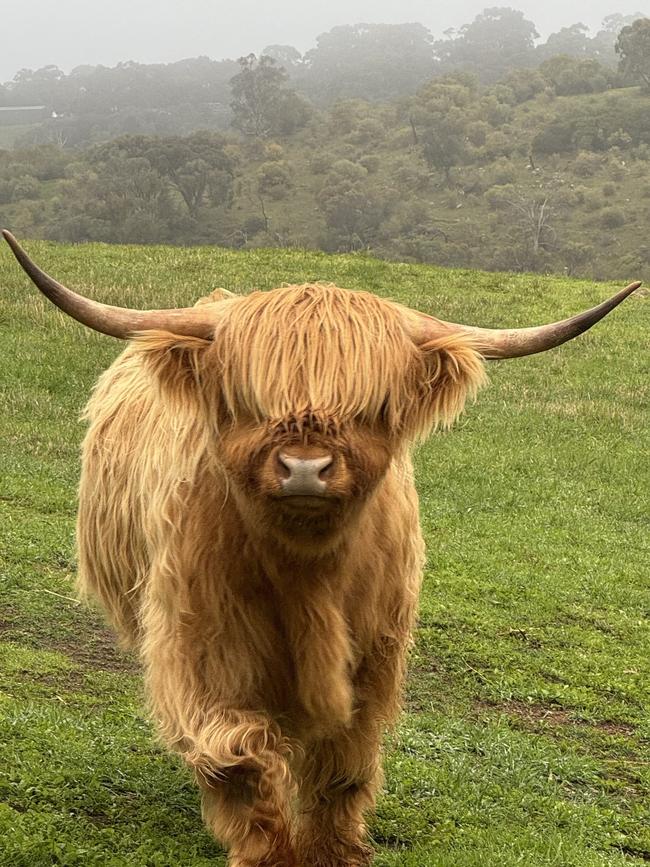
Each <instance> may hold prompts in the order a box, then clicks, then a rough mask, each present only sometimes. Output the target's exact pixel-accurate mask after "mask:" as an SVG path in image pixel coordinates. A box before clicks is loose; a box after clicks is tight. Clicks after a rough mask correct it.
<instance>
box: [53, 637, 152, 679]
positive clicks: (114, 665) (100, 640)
mask: <svg viewBox="0 0 650 867" xmlns="http://www.w3.org/2000/svg"><path fill="white" fill-rule="evenodd" d="M47 647H48V649H50V650H57V651H58V652H59V653H65V655H66V656H69V657H70V659H73V660H74V661H75V662H76V663H78V664H79V665H81V666H83V668H93V669H95V670H96V671H113V672H121V673H123V674H137V673H138V672H139V670H140V668H139V666H138V663H137V660H136V658H135V657H134V656H133V654H131V653H127V652H126V651H122V650H120V649H119V647H118V646H117V639H116V638H115V636H114V634H113V633H112V632H111V631H110V629H107V628H106V627H105V626H99V627H97V626H96V627H95V628H94V629H93V630H92V632H91V631H90V629H88V630H85V631H84V633H83V634H80V635H78V636H76V637H68V636H62V637H61V638H60V639H56V638H54V639H52V638H51V639H50V641H49V642H48V644H47Z"/></svg>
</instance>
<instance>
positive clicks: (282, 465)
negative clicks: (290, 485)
mask: <svg viewBox="0 0 650 867" xmlns="http://www.w3.org/2000/svg"><path fill="white" fill-rule="evenodd" d="M289 460H290V458H287V456H286V455H283V454H282V453H278V455H277V456H276V463H277V470H278V475H279V476H280V478H281V479H289V478H291V466H290V464H289V463H288V461H289Z"/></svg>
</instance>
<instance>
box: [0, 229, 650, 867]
mask: <svg viewBox="0 0 650 867" xmlns="http://www.w3.org/2000/svg"><path fill="white" fill-rule="evenodd" d="M26 246H27V247H28V249H29V251H30V253H32V254H33V255H34V257H35V258H36V259H37V261H39V263H40V264H41V265H42V266H43V267H45V268H46V269H47V270H49V271H50V272H51V273H52V274H53V275H56V276H57V277H58V278H59V279H60V280H62V281H63V282H65V283H68V284H69V285H71V286H73V287H75V288H78V289H85V290H87V292H88V294H90V295H92V296H93V297H96V298H98V299H101V300H102V301H106V302H109V303H116V304H125V305H133V306H141V307H155V306H167V305H178V304H186V303H192V302H193V301H194V300H195V299H196V298H197V297H198V296H200V295H201V294H204V293H206V292H207V291H209V290H210V289H212V288H213V287H214V286H217V285H219V286H224V287H226V288H228V289H230V290H233V291H236V292H246V291H249V290H250V289H251V288H252V287H260V288H263V289H268V288H271V287H273V286H275V285H278V284H279V283H280V282H282V281H289V282H298V281H305V280H331V281H334V282H336V283H338V284H340V285H344V286H348V287H350V288H363V289H370V290H372V291H374V292H377V293H380V294H382V295H388V296H391V297H393V298H395V299H397V300H400V301H402V302H404V303H407V304H411V305H412V306H413V307H416V308H418V309H420V310H423V311H426V312H431V313H435V314H437V315H439V316H441V317H443V318H446V319H450V320H456V321H465V322H468V323H472V324H478V325H529V324H533V323H538V322H543V321H549V320H551V319H555V318H559V317H562V316H565V315H569V314H571V313H573V312H576V311H577V310H580V309H582V308H585V307H588V306H591V305H593V304H595V303H597V302H598V301H600V300H601V299H603V298H604V297H606V296H607V295H608V294H609V293H610V292H611V290H612V287H611V286H610V285H608V286H603V285H594V284H593V283H591V282H585V281H577V280H573V279H568V278H557V277H552V278H551V277H544V276H540V275H531V274H517V275H515V274H497V273H485V272H479V271H471V270H467V269H465V270H445V269H441V268H435V267H425V266H422V265H414V264H402V263H400V264H397V263H395V264H392V263H389V262H385V261H378V260H376V259H371V258H369V257H367V256H365V255H340V256H327V255H324V254H322V253H311V252H306V251H291V250H285V249H259V250H252V251H248V252H237V251H232V250H225V249H211V248H190V249H180V248H169V247H162V246H154V247H137V246H132V247H122V246H109V245H105V244H90V245H83V246H79V245H77V246H62V245H58V244H51V243H42V242H40V243H28V244H27V245H26ZM0 282H1V283H2V292H1V293H0V319H1V320H2V321H3V322H5V323H11V328H5V331H4V339H3V342H2V358H1V360H0V361H1V364H2V370H3V377H2V383H1V384H0V389H1V392H2V405H3V408H4V409H3V413H2V414H1V416H0V437H1V439H2V442H3V465H2V482H1V489H0V515H1V518H2V519H1V520H0V573H1V575H2V588H3V589H2V596H1V598H0V671H1V675H0V681H1V682H2V691H1V692H0V707H1V708H2V713H0V744H1V745H2V746H1V747H0V838H1V839H2V841H3V842H2V847H1V849H0V865H1V867H10V865H11V867H50V865H52V864H61V865H66V867H82V865H83V867H104V865H107V864H115V865H117V864H126V863H128V864H129V865H130V867H150V865H161V867H162V865H169V864H174V863H179V864H181V863H182V864H183V865H188V867H207V865H208V864H213V865H214V864H224V859H223V856H222V855H221V854H220V853H219V851H218V850H217V848H216V847H215V845H214V844H213V843H212V841H211V840H210V839H209V838H208V837H207V835H206V834H205V832H204V831H203V829H202V827H201V822H200V816H199V809H198V799H197V796H196V792H195V790H194V788H193V786H192V785H191V784H190V781H189V779H188V776H187V774H186V772H185V770H184V769H183V768H181V767H180V766H179V764H178V763H177V762H176V761H175V760H174V759H173V758H171V757H169V756H167V755H166V754H165V753H164V752H163V751H162V750H161V749H160V748H159V747H158V746H157V745H156V742H155V740H154V738H153V734H152V731H151V729H150V726H149V725H148V723H147V722H146V715H145V713H144V711H143V709H142V697H141V691H140V678H139V676H138V673H137V664H136V662H135V660H133V659H132V658H130V657H127V656H124V655H122V654H120V653H119V652H118V651H116V650H115V649H114V644H113V640H112V638H111V636H110V635H109V634H108V632H107V630H106V629H105V628H104V627H103V626H102V624H101V621H100V619H99V618H98V617H97V615H96V614H94V613H91V612H88V611H87V610H86V609H84V608H83V607H80V606H79V605H78V604H77V603H76V601H75V600H74V595H73V594H74V591H73V578H74V571H75V563H74V551H73V528H74V513H75V489H76V482H77V476H78V445H79V441H80V439H81V436H82V434H83V426H82V425H81V424H80V423H79V422H78V421H77V418H78V414H79V411H80V409H81V407H82V405H83V403H84V402H85V400H86V398H87V395H88V394H89V390H90V388H91V386H92V383H93V381H94V380H95V378H96V377H97V375H98V374H99V372H100V371H101V370H102V369H104V368H105V367H106V366H107V365H108V364H109V363H110V361H111V359H112V358H114V357H115V355H116V354H117V352H118V351H119V349H120V346H119V345H118V344H117V342H116V341H113V340H111V339H109V338H105V337H101V336H99V335H96V334H93V333H87V332H85V331H84V330H83V329H82V328H81V327H80V326H78V325H77V324H75V323H72V322H70V321H69V320H68V319H66V318H64V317H63V316H62V315H61V314H59V313H57V312H56V311H54V310H53V309H52V308H51V307H50V306H49V305H48V304H47V303H46V302H44V301H43V300H41V298H40V297H39V296H38V295H37V293H36V291H35V290H34V289H33V288H32V287H31V286H30V285H28V281H27V279H26V278H25V276H24V275H23V273H22V272H21V271H20V270H19V269H18V267H17V265H16V263H15V261H14V260H13V258H12V256H11V254H10V252H9V250H8V248H7V247H6V245H4V244H3V245H2V246H1V247H0ZM649 326H650V321H649V315H648V296H647V293H637V294H635V295H634V296H633V297H631V298H630V299H628V300H627V301H626V302H625V303H624V304H623V305H622V307H620V308H619V309H617V310H616V311H614V312H613V313H612V314H611V315H610V316H609V317H608V318H607V319H606V320H605V321H604V322H602V323H600V324H599V325H598V326H596V327H595V328H594V330H593V331H591V332H590V333H589V334H587V335H585V336H583V337H582V338H579V339H578V340H576V341H574V342H572V343H571V344H569V345H567V346H565V347H562V348H560V349H558V350H555V351H553V352H551V353H548V354H546V355H544V356H534V357H531V358H528V359H522V360H517V361H509V362H504V363H501V364H493V365H491V366H490V367H489V374H490V380H491V383H490V385H489V386H488V388H487V389H486V390H485V391H483V392H482V393H481V394H480V395H479V398H478V400H477V402H476V403H475V404H474V405H473V406H470V407H469V408H468V410H467V412H466V413H465V415H464V416H463V418H462V419H461V421H460V422H459V424H458V425H457V426H456V428H455V430H453V431H451V432H450V433H446V434H439V435H437V436H435V437H433V438H432V439H431V440H430V441H429V442H428V443H427V444H425V445H424V446H422V447H421V448H420V449H419V451H418V454H417V480H418V487H419V491H420V497H421V513H422V523H423V527H424V532H425V537H426V540H427V546H428V561H427V568H426V574H425V581H424V593H423V597H422V604H421V616H420V624H419V629H418V634H417V645H416V648H415V651H414V653H413V658H412V661H411V673H410V678H409V691H408V697H407V704H406V708H405V713H404V715H403V718H402V721H401V724H400V727H399V730H398V732H397V733H396V735H394V736H393V737H391V738H390V739H389V740H388V742H387V759H386V772H387V783H386V790H385V792H384V794H383V795H382V797H381V799H380V803H379V810H378V814H377V817H376V818H375V819H374V820H373V823H372V835H373V840H374V842H375V845H376V847H377V850H378V855H377V859H376V864H377V865H378V867H459V865H462V867H479V865H480V867H515V865H520V864H534V865H535V867H550V865H553V867H625V865H627V867H629V865H634V864H639V865H640V864H642V863H643V862H645V861H647V860H648V859H650V837H649V836H648V828H650V813H649V812H648V805H649V804H650V798H649V795H650V776H649V773H648V769H649V767H650V753H649V751H648V744H649V743H650V728H649V726H648V715H647V707H648V702H649V700H650V693H649V691H648V680H647V677H646V676H645V672H646V669H647V659H648V655H649V653H650V633H649V630H648V623H647V610H648V587H647V563H648V562H649V560H650V548H649V537H648V519H647V503H648V501H649V499H650V475H649V474H648V472H647V464H646V456H647V454H648V451H649V447H650V439H649V435H648V429H649V427H648V407H649V397H650V386H649V383H648V375H647V372H648V371H647V348H648V329H649Z"/></svg>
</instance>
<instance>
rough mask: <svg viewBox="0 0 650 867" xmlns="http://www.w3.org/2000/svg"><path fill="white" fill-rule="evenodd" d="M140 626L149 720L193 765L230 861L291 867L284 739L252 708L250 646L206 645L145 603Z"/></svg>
mask: <svg viewBox="0 0 650 867" xmlns="http://www.w3.org/2000/svg"><path fill="white" fill-rule="evenodd" d="M154 614H155V615H156V618H157V619H156V620H154V617H153V615H154ZM147 627H148V636H150V639H149V640H148V641H147V642H146V643H145V644H144V648H143V656H144V658H145V661H146V665H147V668H146V681H147V691H148V694H149V699H150V702H151V707H152V712H153V717H154V719H155V720H156V723H157V724H158V729H159V731H160V734H161V736H162V738H163V740H164V741H165V743H166V744H167V745H168V746H169V747H170V748H171V749H173V750H174V751H176V752H178V753H180V755H181V756H182V757H183V759H184V760H185V762H186V763H187V764H188V765H189V767H190V768H192V770H193V771H194V773H195V775H196V778H197V780H198V782H199V784H200V786H201V791H202V797H203V816H204V819H205V822H206V824H207V826H208V828H209V830H210V831H211V832H212V833H213V834H214V836H215V837H216V838H217V840H218V841H219V842H220V843H222V844H223V845H224V846H225V847H226V848H227V849H228V850H229V854H230V859H231V860H230V864H231V865H232V867H297V862H296V859H295V857H294V854H293V850H292V842H291V836H292V827H291V800H292V796H293V792H294V788H295V785H294V782H293V775H292V773H291V769H290V766H289V759H290V756H291V745H290V743H289V741H288V740H287V738H286V737H284V736H283V734H282V732H281V730H280V727H279V725H278V723H277V722H276V721H275V720H274V719H273V718H272V716H271V715H270V714H268V713H265V712H262V711H257V710H250V707H251V705H253V703H255V704H260V705H262V706H263V703H262V702H261V701H259V699H258V700H257V701H256V700H255V695H254V694H252V693H251V692H250V691H249V690H247V686H249V684H250V680H251V679H252V677H246V676H245V673H246V672H247V671H249V672H250V671H253V670H254V666H255V665H256V661H255V660H248V659H247V658H246V656H245V653H246V650H247V645H242V643H241V642H240V644H239V645H236V643H235V642H234V641H226V642H224V643H223V644H221V645H219V644H217V642H215V641H214V640H213V642H212V645H211V646H210V647H206V646H205V642H204V641H202V640H201V632H200V631H199V630H196V629H194V630H193V632H192V634H190V631H189V629H185V624H184V623H183V622H182V620H181V619H180V618H179V617H178V616H176V615H175V614H174V612H172V615H171V616H170V615H169V613H168V612H167V611H164V610H162V608H161V607H157V608H154V607H153V606H151V607H150V610H149V622H148V623H147ZM152 637H154V638H155V641H154V640H153V639H152ZM237 653H238V654H239V656H237ZM247 666H248V668H247ZM242 672H244V674H242Z"/></svg>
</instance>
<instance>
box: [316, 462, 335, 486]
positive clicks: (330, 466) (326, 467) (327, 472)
mask: <svg viewBox="0 0 650 867" xmlns="http://www.w3.org/2000/svg"><path fill="white" fill-rule="evenodd" d="M333 470H334V458H332V457H330V458H329V462H328V463H326V464H322V465H321V469H320V470H319V472H318V478H319V479H322V480H323V481H325V480H326V479H329V478H330V476H331V475H332V472H333Z"/></svg>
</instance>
